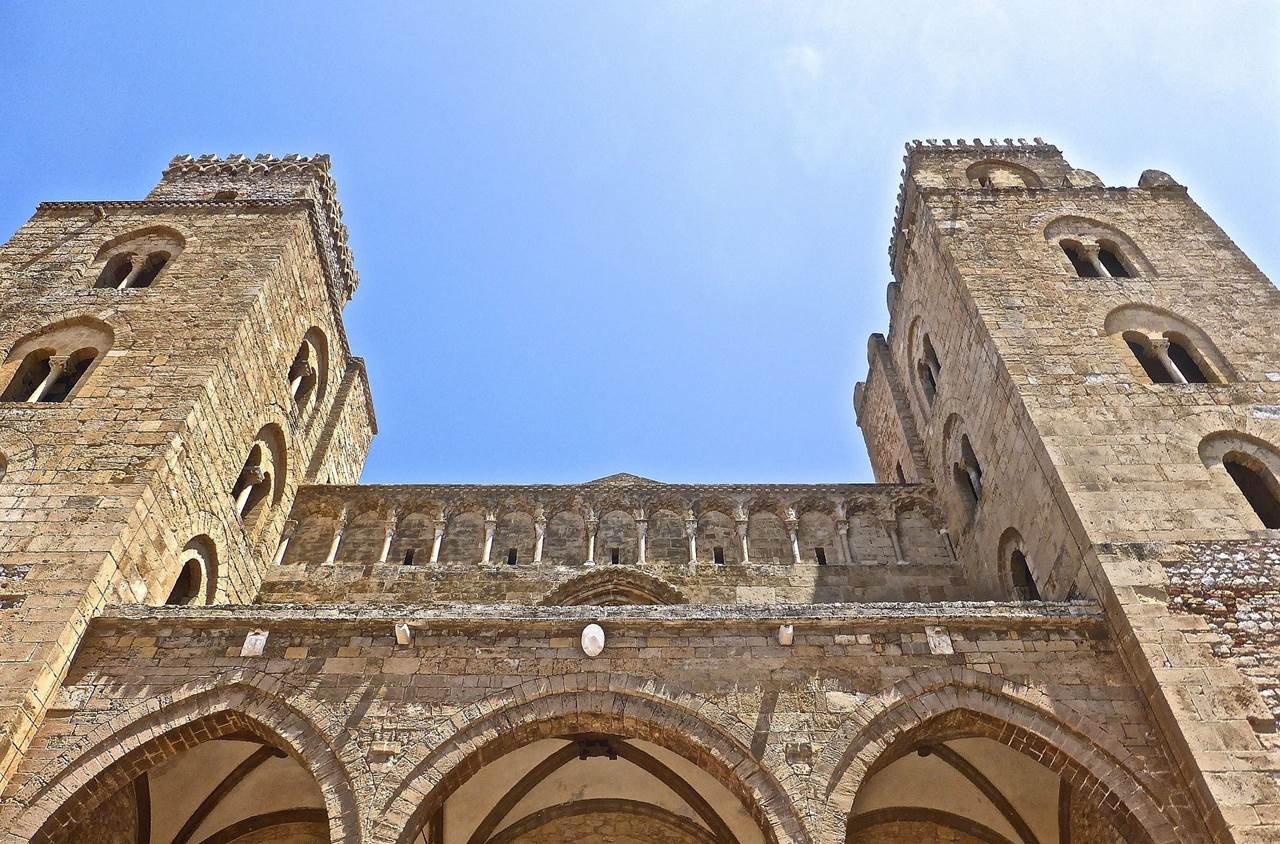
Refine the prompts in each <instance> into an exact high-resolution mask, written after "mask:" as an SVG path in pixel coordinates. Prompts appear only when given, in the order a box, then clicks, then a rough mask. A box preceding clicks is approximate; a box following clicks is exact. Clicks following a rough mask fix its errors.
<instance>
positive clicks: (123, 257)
mask: <svg viewBox="0 0 1280 844" xmlns="http://www.w3.org/2000/svg"><path fill="white" fill-rule="evenodd" d="M184 245H185V241H184V239H183V237H182V235H180V234H178V233H177V232H176V231H174V230H173V229H170V228H166V227H163V226H153V227H151V228H148V229H142V230H141V231H136V232H130V233H128V234H125V235H121V236H120V237H117V238H114V239H112V240H110V241H108V242H107V243H106V244H104V245H103V247H102V248H101V249H100V250H98V255H97V257H96V258H95V259H94V266H95V267H98V268H99V269H98V271H97V273H96V279H97V280H96V281H95V282H94V285H93V286H94V287H99V288H108V289H112V290H134V289H138V288H143V287H151V286H152V285H153V284H155V282H156V279H157V278H159V277H160V274H161V273H162V272H163V271H164V269H165V268H166V267H168V266H169V264H170V263H172V262H173V260H174V259H175V258H177V257H178V254H179V253H180V252H182V248H183V246H184Z"/></svg>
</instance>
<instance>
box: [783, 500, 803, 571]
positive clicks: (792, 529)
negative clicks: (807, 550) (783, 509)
mask: <svg viewBox="0 0 1280 844" xmlns="http://www.w3.org/2000/svg"><path fill="white" fill-rule="evenodd" d="M786 525H787V535H788V536H789V537H790V538H791V561H792V562H793V563H795V564H796V565H800V519H798V518H797V517H796V511H795V510H792V509H791V508H790V507H788V508H787V519H786Z"/></svg>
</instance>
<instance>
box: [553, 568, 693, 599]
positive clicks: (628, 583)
mask: <svg viewBox="0 0 1280 844" xmlns="http://www.w3.org/2000/svg"><path fill="white" fill-rule="evenodd" d="M610 593H617V594H622V595H626V596H628V600H627V603H628V604H687V603H689V599H688V598H687V597H685V595H684V593H682V592H681V591H680V590H679V589H677V588H676V587H674V586H672V585H671V584H670V583H667V582H666V581H665V580H663V579H661V578H659V577H654V576H653V575H651V574H646V573H644V572H641V571H636V570H635V569H633V568H627V567H622V566H605V567H602V568H598V569H595V570H594V571H589V572H587V573H585V574H580V575H578V576H576V577H572V578H570V579H568V580H566V581H565V582H564V583H561V584H560V585H559V586H556V587H555V588H554V589H551V590H550V591H548V592H547V594H546V595H544V596H543V598H542V600H540V601H539V602H538V603H539V604H540V605H541V606H544V607H565V606H580V605H583V604H589V603H591V600H590V599H591V598H593V597H599V596H606V595H608V594H610ZM637 599H639V600H637Z"/></svg>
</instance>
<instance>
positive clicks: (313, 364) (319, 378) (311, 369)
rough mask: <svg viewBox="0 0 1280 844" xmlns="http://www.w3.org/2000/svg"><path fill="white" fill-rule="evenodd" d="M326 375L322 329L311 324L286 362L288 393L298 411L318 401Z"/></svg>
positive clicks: (326, 351) (325, 345)
mask: <svg viewBox="0 0 1280 844" xmlns="http://www.w3.org/2000/svg"><path fill="white" fill-rule="evenodd" d="M328 375H329V345H328V343H327V342H326V340H325V336H324V333H323V332H322V331H320V329H319V328H312V329H310V330H309V331H307V333H306V335H304V336H303V338H302V343H301V345H299V346H298V352H297V354H295V355H294V356H293V363H292V364H290V365H289V373H288V378H289V395H290V397H291V398H292V399H293V403H294V406H295V407H296V408H297V409H298V412H299V413H305V412H306V411H307V410H308V409H310V408H312V407H315V406H318V405H319V403H320V400H321V399H323V398H324V391H325V382H326V381H327V380H328Z"/></svg>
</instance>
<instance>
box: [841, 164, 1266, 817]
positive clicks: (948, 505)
mask: <svg viewBox="0 0 1280 844" xmlns="http://www.w3.org/2000/svg"><path fill="white" fill-rule="evenodd" d="M889 255H890V262H891V266H892V270H893V276H894V281H893V282H892V283H891V284H890V285H889V309H890V314H891V323H890V330H889V332H888V335H887V337H882V336H879V335H876V336H873V338H872V340H871V344H870V358H871V360H870V364H871V368H870V374H869V376H868V379H867V382H866V383H865V384H861V385H859V388H858V391H857V394H856V406H857V410H858V419H859V424H860V425H861V426H862V428H863V432H864V435H865V437H866V441H867V445H868V448H869V450H870V452H871V455H872V462H873V465H874V467H875V471H876V476H877V478H878V479H880V480H885V481H893V480H898V481H906V482H913V481H931V482H933V483H934V484H936V486H937V489H938V493H939V498H940V502H941V505H942V507H943V509H944V511H945V514H946V518H947V522H948V530H949V533H950V535H951V539H952V541H953V543H954V547H955V548H956V551H957V554H958V556H959V558H960V559H961V560H962V562H963V563H964V565H965V566H966V567H967V568H968V569H969V571H970V574H971V575H972V576H973V578H974V581H975V583H978V584H981V585H982V588H983V589H984V590H985V592H986V594H987V595H988V596H989V597H992V598H1007V597H1011V596H1012V597H1028V596H1029V595H1030V596H1036V597H1039V596H1043V597H1044V598H1046V599H1052V600H1057V599H1065V598H1068V597H1073V596H1081V597H1091V598H1096V599H1098V600H1099V601H1100V602H1101V603H1102V605H1103V607H1104V608H1105V610H1106V613H1107V618H1108V623H1109V626H1110V627H1111V630H1112V632H1113V633H1114V635H1115V639H1116V641H1117V643H1118V644H1119V647H1120V648H1121V652H1122V655H1123V657H1124V660H1125V663H1126V665H1127V667H1128V669H1129V671H1130V672H1131V673H1132V679H1133V681H1134V682H1135V683H1136V684H1137V685H1138V686H1139V687H1140V688H1141V689H1142V690H1143V692H1144V693H1145V696H1146V697H1147V699H1148V700H1149V702H1150V706H1151V709H1152V716H1153V719H1154V722H1155V723H1156V724H1157V725H1158V729H1159V731H1160V733H1161V734H1162V739H1163V740H1164V741H1165V742H1167V744H1168V746H1169V747H1170V749H1171V752H1172V753H1173V754H1174V757H1175V759H1176V762H1177V766H1178V768H1179V770H1180V772H1181V774H1182V776H1184V777H1185V779H1186V781H1187V784H1188V786H1189V793H1190V794H1192V795H1193V798H1194V800H1195V803H1196V806H1195V808H1196V810H1197V811H1198V812H1199V813H1201V814H1202V815H1203V816H1204V817H1206V818H1208V819H1209V821H1210V826H1211V828H1212V829H1214V830H1215V832H1217V833H1220V834H1222V835H1223V836H1224V839H1223V840H1227V839H1228V838H1233V839H1234V840H1237V841H1246V840H1248V841H1254V840H1274V836H1275V835H1276V831H1277V824H1280V814H1277V810H1280V787H1277V785H1276V777H1277V775H1278V774H1280V763H1278V762H1276V755H1275V747H1276V743H1277V742H1276V736H1275V716H1276V714H1277V713H1280V696H1278V695H1277V687H1278V686H1280V640H1278V639H1277V636H1276V634H1275V633H1273V632H1272V628H1273V624H1274V622H1275V621H1276V619H1275V618H1274V617H1273V614H1274V610H1273V607H1274V606H1275V600H1274V599H1275V597H1276V595H1275V588H1276V587H1275V585H1274V584H1275V578H1276V574H1277V572H1278V571H1280V533H1278V532H1277V531H1276V530H1274V528H1277V527H1280V484H1278V483H1277V478H1280V342H1278V341H1277V333H1276V326H1277V325H1280V294H1277V291H1276V289H1275V287H1274V286H1273V285H1272V284H1271V282H1270V281H1269V280H1268V279H1267V278H1266V277H1265V276H1264V275H1263V274H1262V273H1261V272H1260V271H1259V269H1258V268H1257V267H1256V266H1255V265H1254V264H1253V263H1252V262H1251V261H1250V260H1249V259H1248V257H1246V256H1245V255H1244V253H1243V252H1241V250H1240V249H1239V248H1238V247H1237V246H1236V245H1235V244H1234V243H1233V242H1232V241H1231V239H1230V238H1229V237H1228V236H1227V235H1226V234H1225V233H1224V232H1223V231H1222V230H1221V229H1220V228H1219V227H1218V226H1217V225H1216V224H1215V223H1214V221H1213V220H1212V219H1210V218H1209V216H1208V215H1207V214H1205V212H1204V211H1203V210H1202V209H1201V208H1200V207H1199V206H1198V205H1197V204H1196V203H1195V202H1194V201H1193V200H1192V199H1191V197H1190V196H1189V195H1188V191H1187V189H1186V188H1185V187H1183V186H1182V185H1180V184H1178V183H1177V182H1176V181H1174V179H1173V178H1172V177H1170V176H1169V175H1168V174H1166V173H1163V172H1160V171H1157V170H1148V171H1146V172H1145V173H1143V174H1142V176H1141V178H1140V179H1139V180H1138V184H1137V186H1136V187H1106V186H1104V185H1103V184H1102V183H1101V181H1100V180H1099V179H1098V178H1097V177H1096V176H1094V175H1093V174H1092V173H1089V172H1088V171H1084V170H1078V169H1074V168H1072V167H1071V166H1070V165H1069V164H1068V163H1067V162H1066V161H1065V160H1064V159H1063V157H1062V154H1061V153H1060V152H1059V150H1058V149H1057V148H1056V147H1053V146H1051V145H1049V144H1045V143H1043V142H1041V141H1039V140H1038V139H1037V140H1036V141H1035V142H1034V143H1025V142H1022V141H1018V142H1016V143H1015V142H1013V141H1011V140H1010V141H1005V142H1004V143H996V142H994V141H992V142H989V143H983V142H980V141H974V142H972V143H968V142H964V141H959V142H955V143H952V142H951V141H944V142H942V143H941V144H939V143H935V142H933V141H930V142H928V143H925V144H922V143H921V142H919V141H917V142H915V143H913V144H910V145H908V148H907V155H906V169H905V172H904V179H903V185H902V190H901V194H900V199H899V206H898V212H897V219H896V221H895V224H894V229H893V234H892V239H891V244H890V250H889Z"/></svg>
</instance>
